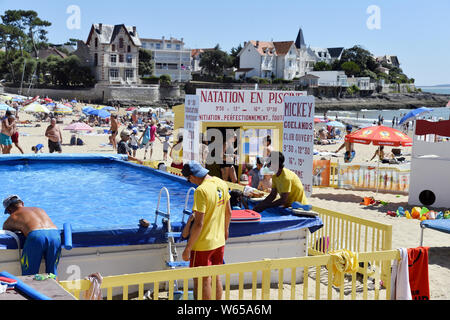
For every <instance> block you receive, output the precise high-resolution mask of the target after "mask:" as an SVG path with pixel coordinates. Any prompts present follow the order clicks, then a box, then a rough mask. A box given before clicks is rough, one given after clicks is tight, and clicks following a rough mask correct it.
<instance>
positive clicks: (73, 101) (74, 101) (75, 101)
mask: <svg viewBox="0 0 450 320" xmlns="http://www.w3.org/2000/svg"><path fill="white" fill-rule="evenodd" d="M70 102H71V103H78V101H77V100H75V99H73V100H72V101H70Z"/></svg>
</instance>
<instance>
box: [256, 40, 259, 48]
mask: <svg viewBox="0 0 450 320" xmlns="http://www.w3.org/2000/svg"><path fill="white" fill-rule="evenodd" d="M256 47H257V48H258V47H259V40H256Z"/></svg>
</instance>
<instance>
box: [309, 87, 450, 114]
mask: <svg viewBox="0 0 450 320" xmlns="http://www.w3.org/2000/svg"><path fill="white" fill-rule="evenodd" d="M449 101H450V95H445V94H434V93H427V92H422V93H407V94H402V93H385V94H382V93H381V94H373V95H371V96H368V97H364V98H360V97H358V98H341V99H339V98H320V97H316V111H318V112H320V111H327V110H335V111H336V110H343V111H345V110H347V111H356V110H361V109H376V110H378V109H379V110H383V109H384V110H389V109H392V110H396V109H415V108H420V107H430V108H438V107H445V106H446V105H447V103H448V102H449Z"/></svg>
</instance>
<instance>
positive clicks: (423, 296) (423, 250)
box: [408, 247, 430, 300]
mask: <svg viewBox="0 0 450 320" xmlns="http://www.w3.org/2000/svg"><path fill="white" fill-rule="evenodd" d="M408 267H409V268H408V272H409V285H410V287H411V295H412V298H413V300H430V285H429V282H428V247H418V248H410V249H408Z"/></svg>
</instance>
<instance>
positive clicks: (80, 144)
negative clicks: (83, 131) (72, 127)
mask: <svg viewBox="0 0 450 320" xmlns="http://www.w3.org/2000/svg"><path fill="white" fill-rule="evenodd" d="M82 145H84V142H83V140H81V139H80V138H78V139H77V146H82Z"/></svg>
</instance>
